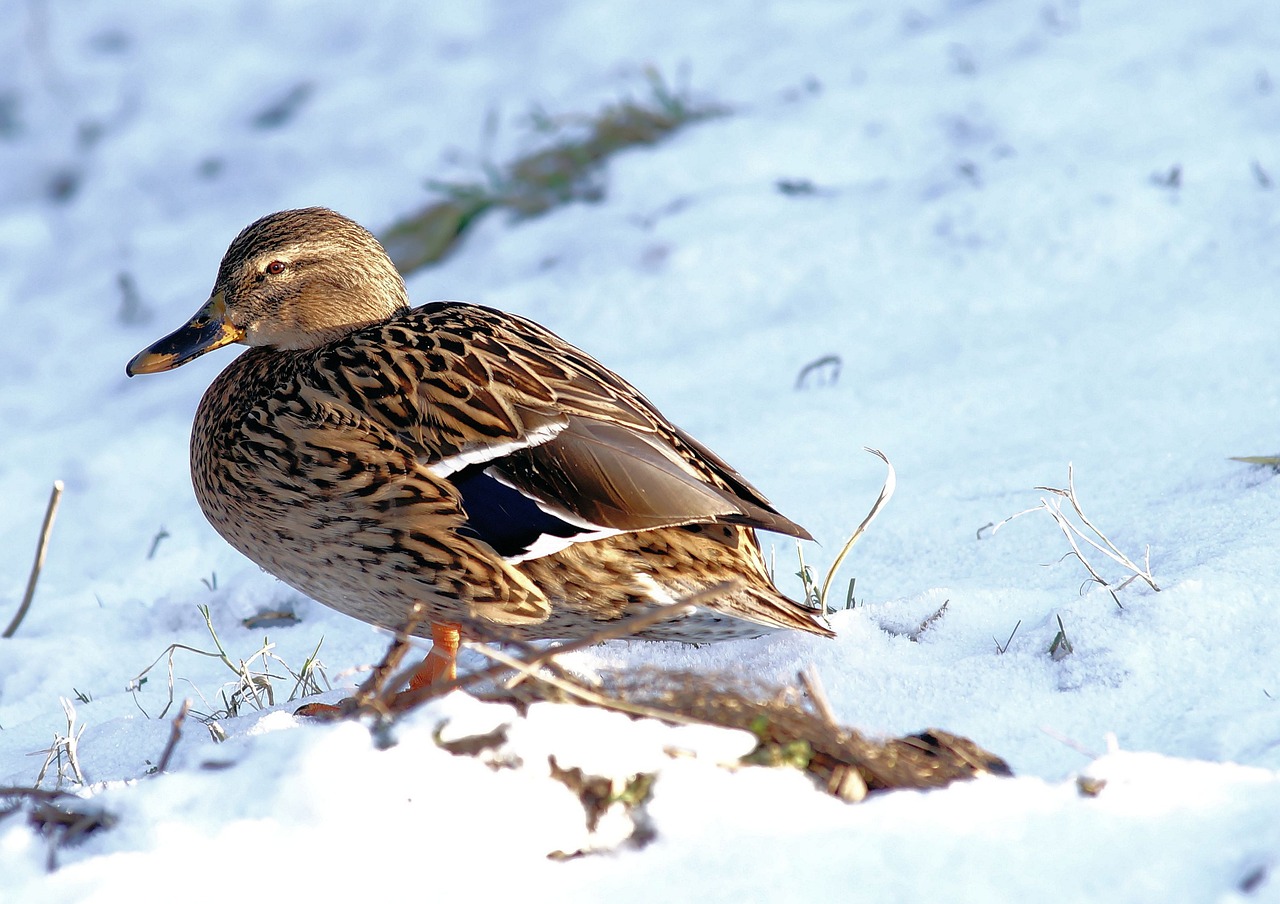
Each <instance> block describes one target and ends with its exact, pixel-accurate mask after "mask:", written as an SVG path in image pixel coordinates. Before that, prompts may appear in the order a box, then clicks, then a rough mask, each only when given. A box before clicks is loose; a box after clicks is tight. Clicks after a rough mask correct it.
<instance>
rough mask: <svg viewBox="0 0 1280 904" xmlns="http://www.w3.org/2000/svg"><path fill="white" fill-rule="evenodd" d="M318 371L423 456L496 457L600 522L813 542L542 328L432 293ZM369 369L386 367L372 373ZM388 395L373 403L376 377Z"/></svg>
mask: <svg viewBox="0 0 1280 904" xmlns="http://www.w3.org/2000/svg"><path fill="white" fill-rule="evenodd" d="M332 354H335V355H339V356H341V358H342V360H341V361H338V362H333V363H332V364H330V366H328V367H326V368H323V370H324V371H326V372H331V371H333V370H334V367H333V364H338V365H340V366H339V367H338V368H337V370H339V371H341V372H345V373H347V374H349V375H350V377H349V379H350V381H351V382H352V383H353V384H356V385H358V386H359V389H360V395H361V396H362V398H363V400H364V402H365V403H366V404H365V409H364V410H365V413H366V414H373V413H378V412H380V413H382V414H383V416H385V417H386V418H387V419H388V423H387V427H388V428H389V429H390V430H392V431H393V432H395V433H396V434H397V435H398V436H400V437H401V438H403V439H404V440H405V441H406V442H408V443H409V444H410V445H412V446H413V447H414V448H415V449H416V450H417V452H418V454H419V457H420V459H421V460H422V462H423V464H424V465H426V466H428V467H431V466H437V467H439V468H440V469H441V473H448V471H449V470H452V469H451V468H450V467H449V462H450V460H457V461H463V460H465V461H467V462H468V463H473V462H477V461H492V462H493V465H492V468H493V470H494V471H495V473H496V474H497V475H498V476H499V477H500V479H502V480H503V482H505V483H508V484H509V485H511V486H513V487H515V488H517V489H519V490H521V491H522V492H525V493H527V494H528V495H530V496H532V497H533V498H535V499H537V500H538V501H539V502H540V503H543V504H544V505H546V506H547V507H549V508H551V509H552V510H556V511H560V512H564V513H567V514H569V515H572V516H574V517H575V518H577V519H579V520H582V521H586V522H588V523H591V524H596V525H599V526H600V527H605V528H610V529H614V530H622V531H636V530H646V529H651V528H656V527H667V526H675V525H681V524H690V523H694V522H699V521H716V520H719V521H727V522H732V523H736V524H743V525H747V526H752V527H759V528H763V529H766V530H771V531H777V532H780V533H784V534H790V535H792V536H796V537H802V538H806V539H809V538H810V536H809V534H808V532H807V531H805V530H804V528H802V527H800V526H799V525H798V524H796V523H795V522H793V521H791V520H789V519H788V518H786V517H784V516H782V515H781V514H779V513H778V512H777V511H776V510H775V509H774V508H773V506H772V505H770V503H769V501H768V500H767V499H766V498H765V497H764V495H763V494H761V493H760V492H759V491H758V490H756V489H755V487H753V486H751V484H749V483H748V482H747V481H746V480H745V479H744V478H743V477H742V476H741V475H740V474H739V473H738V472H737V471H735V470H734V469H733V468H731V467H729V465H727V464H726V463H725V462H724V461H723V460H722V459H720V458H719V457H718V456H717V455H715V453H713V452H711V451H710V450H709V449H707V448H706V447H705V446H703V445H702V444H701V443H699V442H697V441H696V440H694V439H693V438H692V437H690V436H689V435H688V434H686V433H684V432H683V431H681V430H680V429H679V428H677V427H675V426H674V425H672V424H671V423H670V422H669V421H667V420H666V418H665V417H663V416H662V414H660V413H659V412H658V411H657V409H655V408H654V407H653V405H652V404H651V403H650V402H649V401H648V400H647V399H646V398H645V397H644V396H643V395H641V394H640V393H639V392H638V391H637V390H636V389H635V388H634V387H633V386H631V385H630V384H629V383H627V382H626V381H625V380H623V379H622V378H621V377H619V376H617V375H616V374H614V373H613V372H612V371H610V370H609V369H608V368H606V367H605V366H604V365H602V364H600V363H599V362H598V361H596V360H595V359H594V358H592V357H590V356H589V355H587V354H585V353H584V352H582V351H581V350H579V349H577V348H575V347H573V346H571V345H569V344H568V343H566V342H564V341H563V340H561V339H560V338H559V337H558V336H556V335H555V334H554V333H551V332H550V331H549V330H546V329H544V328H543V327H541V326H538V325H537V324H535V323H533V322H531V321H528V320H524V319H523V318H519V317H515V316H513V315H510V314H505V313H502V312H500V311H496V310H492V309H489V308H484V307H480V306H478V305H468V304H455V303H435V304H429V305H425V306H423V307H421V308H417V309H415V310H413V311H411V312H409V313H407V314H405V315H404V316H402V317H400V318H397V319H396V320H395V321H392V322H391V323H390V324H386V325H382V326H379V327H373V328H370V329H366V330H362V331H360V332H358V333H356V334H354V335H353V336H352V337H351V340H350V341H348V342H346V343H344V344H343V346H342V348H341V349H335V350H334V352H332ZM370 371H375V372H376V373H377V378H376V379H370V378H369V377H368V376H367V374H368V373H369V372H370ZM370 385H377V386H381V387H385V388H386V389H387V390H388V394H389V395H390V396H391V398H389V399H387V401H386V404H383V405H381V406H380V407H378V408H376V409H373V408H371V407H370V406H368V405H367V402H368V401H369V388H368V387H369V386H370Z"/></svg>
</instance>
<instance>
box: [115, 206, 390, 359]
mask: <svg viewBox="0 0 1280 904" xmlns="http://www.w3.org/2000/svg"><path fill="white" fill-rule="evenodd" d="M408 305H409V299H408V294H407V293H406V292H405V287H404V280H403V279H401V278H400V274H399V273H398V272H397V271H396V268H395V265H394V264H392V263H391V259H390V258H389V257H387V252H386V251H385V250H383V247H382V245H380V244H379V243H378V240H377V239H375V238H374V237H373V236H372V235H370V234H369V232H368V230H366V229H365V228H364V227H362V226H360V225H359V224H358V223H356V222H354V221H352V220H349V219H347V218H346V217H344V216H342V215H341V214H338V213H334V212H333V211H332V210H327V209H325V208H323V207H308V208H305V209H303V210H283V211H280V212H279V213H273V214H268V215H267V216H265V217H263V218H262V219H260V220H258V221H257V222H255V223H253V224H251V225H250V226H249V227H247V228H246V229H245V230H244V231H243V232H241V233H240V234H239V235H238V236H236V238H235V241H233V242H232V243H231V247H230V248H228V249H227V253H226V254H225V255H224V256H223V258H222V264H221V265H220V266H219V267H218V279H217V281H216V282H215V283H214V284H213V292H212V293H211V295H210V296H209V300H208V301H207V302H205V304H204V306H203V307H201V308H200V310H198V311H196V313H195V315H194V316H193V317H192V318H191V319H190V320H188V321H187V322H186V323H185V324H184V325H183V326H181V327H179V328H178V329H177V330H176V331H174V332H172V333H170V334H169V335H168V336H165V337H164V338H163V339H160V340H158V341H156V342H155V343H153V344H152V345H150V346H148V347H147V348H145V349H143V350H142V351H141V352H139V353H138V354H137V355H135V356H134V358H133V360H132V361H130V362H129V364H128V366H127V367H126V368H125V372H126V373H128V374H129V376H133V375H134V374H147V373H156V372H158V371H163V370H172V369H173V368H175V367H179V366H181V365H183V364H186V363H187V362H188V361H190V360H192V359H194V358H198V357H199V356H200V355H203V354H204V353H205V352H208V351H213V349H215V348H221V347H222V346H224V345H229V344H230V343H232V342H239V343H242V344H244V345H266V346H270V347H272V348H278V349H305V348H316V347H318V346H320V345H323V344H325V343H326V342H330V341H332V340H334V339H337V338H340V337H342V336H344V335H346V334H347V333H350V332H352V331H353V330H357V329H359V328H360V327H364V326H369V325H370V324H374V323H381V322H382V321H384V320H387V319H388V318H390V317H394V316H395V315H396V314H399V313H400V312H402V311H404V310H405V309H406V308H407V307H408Z"/></svg>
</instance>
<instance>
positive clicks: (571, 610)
mask: <svg viewBox="0 0 1280 904" xmlns="http://www.w3.org/2000/svg"><path fill="white" fill-rule="evenodd" d="M230 342H241V343H244V344H246V345H249V346H251V348H250V349H249V350H248V351H247V352H245V353H244V354H242V355H241V356H240V357H238V358H236V359H235V360H234V361H232V362H231V364H230V365H229V366H228V367H227V368H226V370H224V371H223V372H222V374H221V375H220V376H219V377H218V378H217V379H216V380H215V381H214V382H213V384H212V385H211V386H210V387H209V390H208V391H207V392H206V393H205V396H204V399H203V400H202V401H201V403H200V407H199V410H198V411H197V412H196V418H195V424H194V427H193V430H192V440H191V468H192V477H193V482H194V485H195V491H196V498H197V499H198V500H199V503H200V507H201V508H202V509H203V511H204V513H205V515H206V516H207V517H208V519H209V521H210V522H211V523H212V524H213V526H214V528H215V529H217V531H218V532H219V533H220V534H221V535H222V536H223V537H224V538H225V539H226V540H227V541H228V542H229V543H231V545H232V546H234V547H235V548H236V549H238V550H240V551H241V552H242V553H244V554H245V555H246V556H248V557H249V558H250V559H252V560H253V561H254V562H257V563H258V564H259V565H261V566H262V567H263V568H265V569H266V570H267V571H269V572H271V573H272V574H274V575H276V576H277V577H279V578H280V579H281V580H283V581H285V582H286V583H288V584H290V585H291V586H293V587H296V588H297V589H298V590H300V591H302V592H303V593H305V594H307V595H308V596H311V597H313V598H315V599H317V600H319V601H320V602H322V603H325V604H327V605H329V606H332V607H334V608H335V609H338V610H340V611H343V612H346V613H349V614H351V615H354V616H356V617H357V618H360V619H363V620H365V621H367V622H370V623H373V624H377V625H382V626H386V627H398V626H401V625H403V624H404V623H405V622H406V621H407V620H408V618H409V614H410V612H411V609H412V607H413V606H414V604H415V603H420V604H422V605H423V606H424V607H425V612H426V615H427V618H428V619H429V621H430V622H433V623H437V624H441V623H453V624H460V625H462V626H463V633H464V635H465V634H467V633H468V632H469V631H470V632H471V633H475V632H477V631H483V628H484V626H485V625H486V624H488V625H501V626H503V628H504V630H506V631H508V632H511V633H514V634H515V635H517V636H523V637H527V638H543V637H547V638H566V637H579V636H585V635H588V634H590V633H591V632H592V631H594V630H596V629H597V628H598V627H600V626H601V624H602V623H606V622H609V621H613V620H616V619H619V618H622V617H624V616H626V615H627V614H628V613H630V612H634V611H637V610H638V609H639V608H644V607H648V606H651V605H655V604H662V603H666V602H670V601H671V600H673V599H677V598H679V597H681V596H683V595H685V594H687V593H690V592H693V591H697V590H701V589H704V588H707V587H710V586H713V585H715V584H717V583H719V582H722V581H725V580H728V579H735V580H736V581H737V582H738V589H737V590H735V591H734V592H732V593H727V594H725V595H723V596H722V597H720V598H718V599H716V600H714V601H713V602H711V603H708V604H707V605H705V606H704V607H702V608H701V609H700V610H699V612H698V613H697V614H695V615H692V616H689V617H687V618H684V619H681V620H677V621H672V622H667V623H664V624H661V625H659V626H657V627H654V628H651V629H650V630H648V631H646V632H645V633H644V635H643V636H646V637H651V638H662V639H675V640H685V641H708V640H718V639H723V638H728V637H741V636H750V635H754V634H759V633H762V632H764V631H768V630H772V629H777V628H795V629H799V630H803V631H809V632H812V633H815V634H821V635H827V636H829V635H830V634H831V633H832V632H831V631H830V629H829V628H827V627H826V626H825V625H823V624H822V623H821V622H820V621H819V620H818V619H817V618H816V617H815V615H814V613H813V612H812V611H811V610H809V609H807V608H805V607H802V606H800V605H799V604H797V603H795V602H793V601H791V600H789V599H787V598H786V597H785V596H783V595H782V594H780V593H779V592H778V591H777V590H776V589H775V588H774V587H773V585H772V583H771V582H770V580H769V578H768V575H767V571H766V569H765V565H764V561H763V559H762V557H761V553H760V547H759V544H758V542H757V540H756V537H755V529H756V528H762V529H766V530H771V531H778V532H781V533H784V534H789V535H791V536H796V537H803V538H808V536H809V535H808V534H807V533H806V532H805V530H804V529H803V528H801V527H800V526H799V525H797V524H795V523H794V522H792V521H790V520H788V519H787V518H785V517H784V516H782V515H781V514H779V513H778V512H777V511H776V510H775V509H774V508H773V507H772V506H771V505H770V504H769V502H768V500H766V499H765V498H764V496H762V495H761V494H760V493H759V491H757V490H756V489H755V488H754V487H752V486H751V485H750V484H749V483H747V481H746V480H745V479H743V477H742V476H741V475H739V474H738V473H737V472H736V471H734V470H733V469H732V468H731V467H729V466H728V465H727V464H726V463H725V462H724V461H722V460H721V459H720V458H719V457H717V456H716V455H715V454H714V453H712V452H711V451H710V450H709V449H707V448H706V447H704V446H703V445H701V444H700V443H698V442H697V441H696V440H694V439H693V438H692V437H690V436H689V435H688V434H686V433H684V432H683V431H682V430H680V429H679V428H677V427H675V426H674V425H672V424H671V423H670V422H669V421H667V420H666V418H664V417H663V416H662V415H661V414H660V413H659V412H658V411H657V410H656V409H654V407H653V406H652V405H651V404H650V403H649V402H648V401H647V400H646V399H645V398H644V397H643V396H642V395H641V394H640V393H639V392H637V391H636V390H635V389H634V388H633V387H632V386H631V385H630V384H628V383H627V382H625V381H624V380H622V379H621V378H620V377H618V376H617V375H616V374H614V373H612V372H611V371H609V370H608V369H607V368H605V367H604V366H603V365H601V364H600V363H598V362H597V361H595V360H594V359H593V358H591V357H589V356H588V355H586V354H585V353H583V352H581V351H579V350H578V349H576V348H574V347H573V346H571V345H569V344H568V343H566V342H564V341H563V340H561V339H560V338H559V337H557V336H555V335H554V334H553V333H551V332H549V331H548V330H546V329H544V328H542V327H540V326H538V325H537V324H535V323H532V322H531V321H528V320H525V319H523V318H520V317H516V316H514V315H510V314H504V313H502V312H499V311H495V310H492V309H489V308H484V307H480V306H478V305H469V304H461V303H453V302H437V303H434V304H428V305H425V306H423V307H420V308H416V309H413V310H410V309H409V306H408V299H407V296H406V293H405V288H404V283H403V281H402V280H401V279H400V276H399V275H398V274H397V273H396V271H395V269H394V267H393V266H392V264H391V261H390V260H389V259H388V258H387V256H386V254H385V252H384V251H383V250H382V247H381V246H380V245H379V244H378V242H377V240H376V239H374V238H373V236H372V235H370V234H369V233H368V232H366V231H365V230H364V229H363V228H361V227H360V226H358V225H357V224H355V223H353V222H352V221H350V220H348V219H346V218H345V217H342V216H340V215H338V214H336V213H334V212H332V211H329V210H324V209H321V208H309V209H306V210H294V211H284V212H281V213H276V214H271V215H270V216H267V217H264V218H262V219H261V220H258V221H257V222H256V223H254V224H252V225H251V226H249V227H248V228H247V229H245V230H244V232H242V233H241V234H240V235H239V236H238V237H237V238H236V239H235V241H234V242H232V244H231V246H230V248H229V249H228V250H227V253H226V256H225V257H224V258H223V261H222V265H221V267H220V268H219V270H218V277H217V281H216V283H215V285H214V291H213V294H212V297H211V298H210V301H209V302H208V303H207V304H206V305H205V306H204V307H203V308H201V310H200V311H199V312H197V314H196V315H195V316H194V317H193V318H192V319H191V321H190V322H188V323H187V324H186V325H185V326H184V327H182V328H181V329H179V330H178V331H177V332H175V333H173V334H171V335H170V336H167V337H165V338H164V339H161V340H160V341H158V342H157V343H155V344H154V345H152V346H151V347H150V348H148V349H147V350H145V351H143V352H141V353H140V354H139V355H138V356H137V357H135V358H134V359H133V361H131V362H130V364H129V369H128V370H129V373H130V374H134V373H144V372H154V371H160V370H168V369H171V368H173V367H177V366H179V365H181V364H183V363H185V362H186V361H189V360H191V359H192V358H194V357H196V356H198V355H200V354H203V353H204V352H206V351H209V350H211V349H213V348H216V347H219V346H221V345H225V344H228V343H230ZM424 633H425V632H424Z"/></svg>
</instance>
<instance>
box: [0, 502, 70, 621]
mask: <svg viewBox="0 0 1280 904" xmlns="http://www.w3.org/2000/svg"><path fill="white" fill-rule="evenodd" d="M61 501H62V481H61V480H55V481H54V482H53V491H52V492H51V493H50V494H49V505H48V506H47V507H46V508H45V510H44V525H43V526H41V528H40V541H39V542H38V543H37V544H36V560H35V562H33V563H32V565H31V576H30V577H28V578H27V592H26V593H24V594H23V595H22V605H21V606H19V607H18V611H17V613H16V614H15V615H14V616H13V621H11V622H9V627H7V628H5V629H4V633H3V634H0V637H12V636H13V635H14V632H15V631H17V630H18V625H20V624H22V620H23V619H24V618H26V617H27V610H28V609H30V608H31V600H32V599H33V598H34V597H35V595H36V581H38V580H40V570H41V569H42V568H44V554H45V551H46V550H47V549H48V548H49V534H50V532H51V531H52V530H53V519H54V518H56V517H57V516H58V503H59V502H61Z"/></svg>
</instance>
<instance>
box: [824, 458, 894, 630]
mask: <svg viewBox="0 0 1280 904" xmlns="http://www.w3.org/2000/svg"><path fill="white" fill-rule="evenodd" d="M866 451H867V452H870V453H871V454H872V455H874V456H875V457H876V458H878V459H880V460H881V461H882V462H884V463H885V465H886V466H887V467H888V468H889V473H888V474H887V475H885V478H884V486H882V487H881V488H880V495H879V497H877V499H876V501H875V504H874V505H872V506H871V511H869V512H867V517H865V518H863V519H862V523H861V524H859V525H858V529H857V530H855V531H854V532H853V535H852V536H850V537H849V539H848V540H846V541H845V543H844V546H842V547H841V548H840V552H839V553H837V554H836V557H835V561H833V562H832V563H831V568H830V569H828V571H827V577H826V580H824V581H823V582H822V591H821V592H820V593H819V594H818V606H819V608H820V609H821V610H822V614H823V615H824V616H825V615H827V614H828V609H827V593H828V592H829V591H830V590H831V582H832V581H833V580H835V576H836V572H837V571H838V570H839V569H840V565H841V564H842V563H843V562H844V560H845V556H847V555H849V551H850V550H851V549H853V544H855V543H857V542H858V538H859V537H861V536H862V535H863V533H865V532H866V529H867V527H868V526H869V525H870V524H871V522H872V521H874V520H875V518H876V515H879V514H880V510H881V509H883V508H884V507H885V504H886V503H888V501H889V500H890V499H892V498H893V491H894V490H895V489H896V488H897V486H898V475H897V472H895V471H894V469H893V463H892V462H890V461H889V459H888V458H887V457H886V456H885V454H884V453H883V452H881V451H880V450H879V449H871V448H867V449H866Z"/></svg>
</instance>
